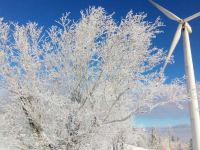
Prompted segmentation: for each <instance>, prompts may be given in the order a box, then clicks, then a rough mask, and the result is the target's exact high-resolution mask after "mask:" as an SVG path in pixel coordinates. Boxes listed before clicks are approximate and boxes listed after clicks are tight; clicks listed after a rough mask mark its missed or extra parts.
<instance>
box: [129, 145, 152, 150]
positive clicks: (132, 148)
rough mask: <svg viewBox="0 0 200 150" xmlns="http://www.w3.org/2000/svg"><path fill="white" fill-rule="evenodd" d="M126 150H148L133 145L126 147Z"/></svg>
mask: <svg viewBox="0 0 200 150" xmlns="http://www.w3.org/2000/svg"><path fill="white" fill-rule="evenodd" d="M125 150H148V149H145V148H142V147H137V146H133V145H126V146H125Z"/></svg>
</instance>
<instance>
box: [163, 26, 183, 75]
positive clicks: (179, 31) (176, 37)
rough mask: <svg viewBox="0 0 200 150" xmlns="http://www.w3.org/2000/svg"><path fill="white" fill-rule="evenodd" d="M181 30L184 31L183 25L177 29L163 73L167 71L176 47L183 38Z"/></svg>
mask: <svg viewBox="0 0 200 150" xmlns="http://www.w3.org/2000/svg"><path fill="white" fill-rule="evenodd" d="M181 30H182V24H179V26H178V28H177V30H176V33H175V36H174V39H173V41H172V45H171V47H170V49H169V53H168V55H167V59H166V61H165V64H164V66H163V68H162V72H164V70H165V68H166V66H167V64H168V63H169V61H170V58H171V56H172V53H173V51H174V49H175V48H176V45H177V44H178V41H179V40H180V37H181Z"/></svg>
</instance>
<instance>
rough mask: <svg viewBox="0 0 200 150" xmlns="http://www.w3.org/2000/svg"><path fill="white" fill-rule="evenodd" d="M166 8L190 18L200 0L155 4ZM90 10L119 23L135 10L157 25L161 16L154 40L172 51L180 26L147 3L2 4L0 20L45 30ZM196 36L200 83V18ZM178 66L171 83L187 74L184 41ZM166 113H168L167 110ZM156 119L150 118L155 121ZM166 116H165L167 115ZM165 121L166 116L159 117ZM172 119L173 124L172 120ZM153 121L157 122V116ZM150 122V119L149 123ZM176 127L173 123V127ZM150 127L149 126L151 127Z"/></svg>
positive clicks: (45, 0)
mask: <svg viewBox="0 0 200 150" xmlns="http://www.w3.org/2000/svg"><path fill="white" fill-rule="evenodd" d="M155 1H156V2H158V3H160V4H161V5H163V6H164V7H166V8H168V9H169V10H171V11H172V12H174V13H175V14H176V15H178V16H179V17H180V18H185V17H188V16H190V15H192V14H194V13H196V12H198V11H200V1H199V0H190V1H188V0H155ZM89 6H102V7H104V8H105V9H106V11H107V12H108V13H112V12H115V15H114V18H115V19H116V21H119V20H120V19H121V18H122V17H124V16H125V15H126V14H127V12H128V11H130V10H133V12H135V13H139V12H145V13H147V14H148V17H147V20H148V21H153V20H155V19H156V18H157V17H158V16H161V19H162V21H163V22H164V24H165V25H166V26H165V27H163V28H162V30H163V31H164V33H163V34H161V35H159V36H158V37H157V39H156V40H154V45H156V46H158V47H160V48H164V50H168V48H169V47H170V44H171V40H172V38H173V35H174V32H175V30H176V28H177V23H176V22H174V21H171V20H169V19H167V18H166V17H165V16H164V15H162V14H161V13H160V12H159V11H158V10H157V9H156V8H154V7H153V6H152V5H151V4H149V3H148V1H147V0H0V16H1V17H3V18H4V19H5V20H6V21H14V22H19V23H20V24H23V23H26V22H28V21H35V22H37V23H39V25H41V26H44V27H45V28H48V27H50V26H51V25H52V24H54V23H55V20H57V19H58V18H59V17H60V16H61V15H62V13H64V12H71V18H74V19H78V18H79V17H80V13H79V12H80V10H81V9H85V8H88V7H89ZM190 24H191V26H192V28H193V33H192V34H191V45H192V53H193V61H194V67H195V73H196V79H197V80H198V81H200V18H198V19H196V20H194V21H191V23H190ZM174 57H175V64H173V65H169V66H168V67H167V69H166V75H167V76H168V77H169V80H170V79H173V78H175V77H181V76H183V74H184V61H183V49H182V41H180V43H179V45H178V47H177V48H176V50H175V53H174ZM166 113H169V112H167V110H166ZM181 114H182V113H180V115H178V116H176V117H178V118H179V117H182V118H181V119H180V124H182V123H187V122H188V118H187V117H188V115H187V114H186V113H185V112H184V114H183V115H181ZM151 116H153V115H149V116H148V118H151ZM163 116H165V115H164V114H163ZM159 117H161V118H162V115H160V116H158V118H157V119H159ZM171 118H172V119H175V118H173V117H169V118H168V120H167V121H168V122H173V120H172V119H171ZM170 119H171V120H170ZM152 120H156V119H155V116H154V118H152ZM152 120H151V122H150V125H151V124H152V125H153V124H156V125H162V124H159V121H152ZM142 121H143V122H144V121H146V120H145V117H142V119H141V118H140V119H138V122H142ZM146 122H149V119H148V121H146ZM172 124H173V123H172ZM176 124H177V123H176ZM150 125H149V126H150Z"/></svg>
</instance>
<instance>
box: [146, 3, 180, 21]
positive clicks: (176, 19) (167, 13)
mask: <svg viewBox="0 0 200 150" xmlns="http://www.w3.org/2000/svg"><path fill="white" fill-rule="evenodd" d="M149 2H150V3H151V4H153V5H154V6H155V7H156V8H157V9H159V10H160V11H161V12H162V13H163V14H165V15H166V16H167V17H168V18H170V19H172V20H174V21H177V22H181V21H182V19H180V18H179V17H177V16H176V15H175V14H173V13H172V12H170V11H168V10H167V9H165V8H164V7H162V6H160V5H159V4H157V3H155V2H154V1H152V0H149Z"/></svg>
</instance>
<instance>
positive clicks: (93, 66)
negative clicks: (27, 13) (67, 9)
mask: <svg viewBox="0 0 200 150" xmlns="http://www.w3.org/2000/svg"><path fill="white" fill-rule="evenodd" d="M145 18H146V15H145V14H133V13H132V12H129V13H128V14H127V16H126V17H125V18H124V19H122V20H121V22H119V23H116V22H115V21H114V20H113V17H112V15H108V14H107V13H106V12H105V10H104V9H103V8H101V7H99V8H94V7H91V8H89V9H87V10H86V11H81V18H80V20H78V21H73V20H70V19H69V13H66V14H64V15H63V16H62V17H61V19H60V20H59V21H57V23H58V24H57V25H54V26H52V27H51V28H50V29H48V30H47V31H46V30H45V31H44V29H43V28H41V27H39V26H38V25H37V24H36V23H31V22H30V23H27V24H26V25H19V24H17V23H6V22H4V21H3V19H1V20H0V66H1V67H0V79H1V88H3V89H6V91H7V92H8V93H7V97H6V100H5V99H4V101H6V103H4V105H2V106H1V107H0V108H1V112H0V119H1V121H0V147H1V149H2V148H3V149H5V150H7V149H12V150H13V149H15V150H17V149H21V150H27V149H30V150H31V149H37V150H49V149H50V150H90V149H91V150H106V149H109V148H110V149H112V148H113V147H112V144H113V142H114V143H121V145H123V143H125V142H126V140H127V138H130V137H131V138H132V139H133V142H134V139H137V137H138V136H139V134H138V133H137V132H135V131H134V130H133V129H132V127H133V126H134V124H133V121H132V118H133V117H134V115H135V114H137V113H142V112H147V111H151V110H152V109H154V108H156V107H158V106H160V105H164V104H166V103H169V102H174V103H176V104H179V103H178V102H179V101H180V100H184V99H185V98H186V96H185V95H183V94H182V92H183V91H184V90H185V89H184V86H183V85H182V84H181V83H180V82H179V81H178V80H177V81H174V82H173V83H171V84H164V80H165V79H164V77H162V78H161V77H160V75H159V71H158V68H159V66H160V64H161V63H162V62H163V60H164V59H165V54H164V52H163V50H162V49H159V48H156V47H154V46H153V45H152V40H153V39H154V38H155V37H156V35H157V34H158V33H160V31H159V29H158V28H159V27H160V26H162V23H161V22H160V19H157V20H156V21H155V22H154V23H150V22H148V21H146V20H145Z"/></svg>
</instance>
